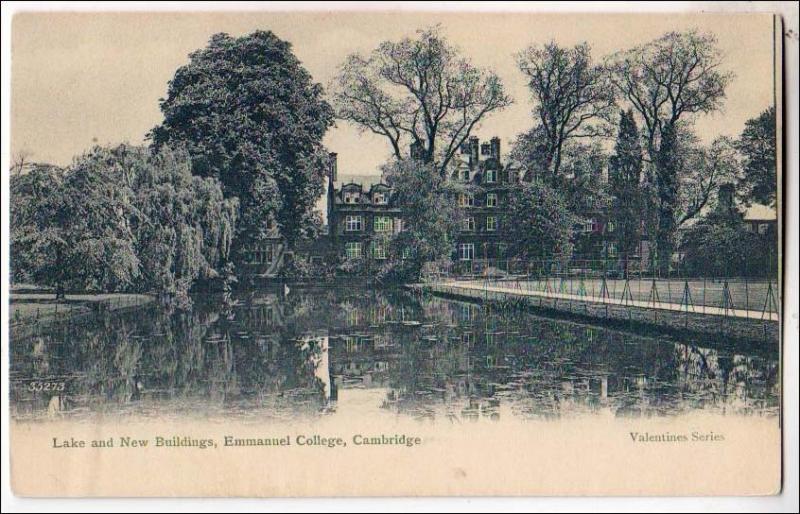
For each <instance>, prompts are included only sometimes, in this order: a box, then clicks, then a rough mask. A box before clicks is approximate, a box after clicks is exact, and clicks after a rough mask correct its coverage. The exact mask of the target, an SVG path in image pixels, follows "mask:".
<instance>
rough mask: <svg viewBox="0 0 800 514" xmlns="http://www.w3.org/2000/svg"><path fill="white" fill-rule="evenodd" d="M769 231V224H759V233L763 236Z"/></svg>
mask: <svg viewBox="0 0 800 514" xmlns="http://www.w3.org/2000/svg"><path fill="white" fill-rule="evenodd" d="M768 230H769V224H768V223H759V224H758V233H759V234H761V235H762V236H763V235H764V234H766V233H767V231H768Z"/></svg>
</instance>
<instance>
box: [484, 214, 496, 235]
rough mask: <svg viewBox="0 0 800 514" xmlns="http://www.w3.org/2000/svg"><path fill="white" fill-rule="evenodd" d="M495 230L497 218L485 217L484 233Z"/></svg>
mask: <svg viewBox="0 0 800 514" xmlns="http://www.w3.org/2000/svg"><path fill="white" fill-rule="evenodd" d="M495 230H497V216H486V231H487V232H494V231H495Z"/></svg>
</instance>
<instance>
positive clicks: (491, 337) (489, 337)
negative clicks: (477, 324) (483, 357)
mask: <svg viewBox="0 0 800 514" xmlns="http://www.w3.org/2000/svg"><path fill="white" fill-rule="evenodd" d="M494 343H495V339H494V334H493V333H491V332H486V344H487V345H488V346H491V345H493V344H494Z"/></svg>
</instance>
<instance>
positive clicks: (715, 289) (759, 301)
mask: <svg viewBox="0 0 800 514" xmlns="http://www.w3.org/2000/svg"><path fill="white" fill-rule="evenodd" d="M473 282H474V283H484V282H482V281H473ZM489 283H490V284H491V285H498V286H501V287H518V288H520V289H523V290H524V289H530V290H534V291H544V290H546V289H547V288H548V287H549V288H550V290H552V291H556V292H564V293H569V294H585V295H587V296H601V295H602V287H603V283H602V280H601V279H596V278H587V279H584V280H581V279H580V278H579V277H565V278H564V281H563V286H562V283H561V281H560V279H559V278H553V279H550V281H549V283H547V282H545V281H544V280H500V281H493V280H490V281H489ZM628 284H629V291H630V296H629V298H631V299H633V300H645V301H647V300H649V299H650V298H651V296H650V295H651V294H652V290H653V281H652V279H642V280H639V279H631V280H630V282H629V283H628ZM687 284H688V286H689V294H690V295H691V300H692V304H694V305H706V306H711V307H724V306H725V304H724V296H723V291H724V282H723V281H719V280H706V281H703V280H692V279H690V280H688V281H686V282H684V281H683V280H676V279H672V280H666V279H658V280H656V282H655V287H656V291H657V294H658V299H659V300H660V301H661V302H666V303H676V304H680V303H681V302H682V301H683V295H684V288H685V286H686V285H687ZM562 287H563V291H561V290H560V289H561V288H562ZM606 288H607V291H608V292H607V294H608V296H609V297H611V298H618V299H622V297H623V293H625V296H626V297H628V293H627V292H626V291H625V281H624V280H621V279H609V280H607V281H606ZM728 292H729V294H730V300H732V301H733V305H734V306H735V307H736V308H737V309H745V308H746V309H749V310H762V309H763V308H764V305H765V303H767V297H768V292H769V283H768V282H767V281H766V280H763V279H761V280H748V281H744V280H742V279H736V280H729V281H728ZM772 298H774V301H775V302H776V303H777V301H778V289H777V283H776V282H774V281H773V282H772ZM767 307H768V308H767V311H769V312H775V308H770V307H771V305H770V304H769V303H767Z"/></svg>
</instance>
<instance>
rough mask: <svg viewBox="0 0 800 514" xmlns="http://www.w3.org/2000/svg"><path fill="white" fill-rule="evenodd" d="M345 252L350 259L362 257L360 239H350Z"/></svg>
mask: <svg viewBox="0 0 800 514" xmlns="http://www.w3.org/2000/svg"><path fill="white" fill-rule="evenodd" d="M344 252H345V254H346V255H347V257H348V258H349V259H360V258H361V243H359V242H358V241H350V242H348V243H346V244H345V245H344Z"/></svg>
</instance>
